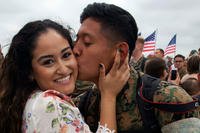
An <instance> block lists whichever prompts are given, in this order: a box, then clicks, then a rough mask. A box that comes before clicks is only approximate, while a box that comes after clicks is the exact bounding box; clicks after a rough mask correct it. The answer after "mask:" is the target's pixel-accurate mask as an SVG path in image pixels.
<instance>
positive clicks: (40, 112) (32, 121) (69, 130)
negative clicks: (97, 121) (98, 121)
mask: <svg viewBox="0 0 200 133" xmlns="http://www.w3.org/2000/svg"><path fill="white" fill-rule="evenodd" d="M22 131H23V133H90V132H91V131H90V129H89V127H88V125H87V124H86V123H85V122H84V120H83V118H82V116H81V114H80V111H79V109H78V108H77V107H76V106H75V105H74V103H73V102H72V100H71V98H70V97H68V96H66V95H64V94H62V93H60V92H57V91H55V90H47V91H45V92H43V91H36V92H34V93H33V94H32V95H31V96H30V98H29V99H28V101H27V103H26V106H25V109H24V113H23V125H22ZM97 132H98V133H112V132H114V131H111V130H110V129H108V128H107V127H106V125H105V126H102V125H99V127H98V130H97Z"/></svg>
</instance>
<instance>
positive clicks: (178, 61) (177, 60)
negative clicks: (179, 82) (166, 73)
mask: <svg viewBox="0 0 200 133" xmlns="http://www.w3.org/2000/svg"><path fill="white" fill-rule="evenodd" d="M184 64H185V56H183V55H181V54H177V55H176V56H175V57H174V66H175V67H176V68H177V69H178V73H179V76H180V79H182V77H183V76H184V75H185V74H187V68H186V67H185V66H184Z"/></svg>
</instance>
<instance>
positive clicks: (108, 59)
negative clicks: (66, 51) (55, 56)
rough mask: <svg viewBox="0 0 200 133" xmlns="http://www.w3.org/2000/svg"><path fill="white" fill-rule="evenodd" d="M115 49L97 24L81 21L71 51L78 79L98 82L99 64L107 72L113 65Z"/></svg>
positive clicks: (92, 21) (90, 21)
mask: <svg viewBox="0 0 200 133" xmlns="http://www.w3.org/2000/svg"><path fill="white" fill-rule="evenodd" d="M116 50H117V48H116V47H115V46H111V45H110V42H109V40H108V39H107V38H106V37H105V36H104V34H103V33H102V31H101V25H100V23H99V22H97V21H95V20H93V19H91V18H87V19H86V20H84V21H83V23H82V25H81V27H80V29H79V31H78V34H77V40H76V43H75V46H74V49H73V52H74V54H75V55H76V59H77V61H78V70H79V74H78V79H80V80H87V81H93V82H95V83H97V82H98V77H99V64H100V63H103V64H104V65H105V68H106V71H107V72H108V71H109V70H110V68H111V66H112V64H113V61H114V56H115V54H116Z"/></svg>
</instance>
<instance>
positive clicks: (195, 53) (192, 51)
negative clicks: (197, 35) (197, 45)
mask: <svg viewBox="0 0 200 133" xmlns="http://www.w3.org/2000/svg"><path fill="white" fill-rule="evenodd" d="M193 55H198V52H197V50H195V49H193V50H191V51H190V54H189V57H191V56H193Z"/></svg>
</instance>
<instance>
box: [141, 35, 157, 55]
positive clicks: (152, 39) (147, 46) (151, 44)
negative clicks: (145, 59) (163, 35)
mask: <svg viewBox="0 0 200 133" xmlns="http://www.w3.org/2000/svg"><path fill="white" fill-rule="evenodd" d="M155 44H156V31H154V32H153V33H152V34H151V35H149V36H148V37H147V38H146V39H145V40H144V48H143V52H152V51H153V52H154V51H155Z"/></svg>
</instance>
